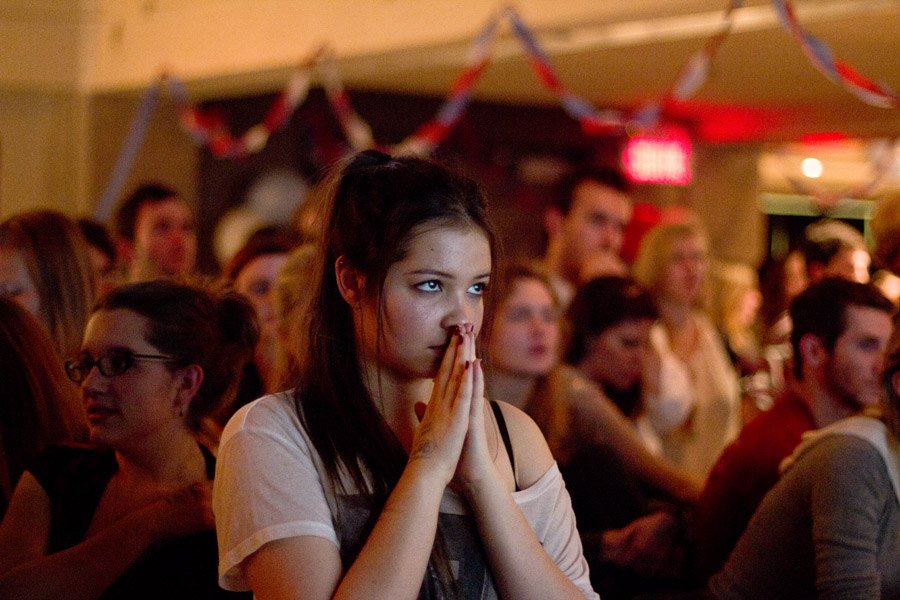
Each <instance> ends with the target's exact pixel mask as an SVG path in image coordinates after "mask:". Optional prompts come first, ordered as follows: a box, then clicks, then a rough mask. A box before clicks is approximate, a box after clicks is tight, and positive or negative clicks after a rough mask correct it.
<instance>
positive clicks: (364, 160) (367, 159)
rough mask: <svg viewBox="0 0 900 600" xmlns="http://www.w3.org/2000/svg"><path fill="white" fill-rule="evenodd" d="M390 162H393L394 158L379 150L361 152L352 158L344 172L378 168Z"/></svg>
mask: <svg viewBox="0 0 900 600" xmlns="http://www.w3.org/2000/svg"><path fill="white" fill-rule="evenodd" d="M392 160H394V158H393V157H392V156H391V155H390V154H385V153H384V152H381V151H380V150H363V151H362V152H360V153H358V154H357V155H356V156H354V157H353V160H351V161H350V164H349V165H347V169H346V171H354V170H356V169H366V168H369V167H380V166H382V165H386V164H388V163H390V162H391V161H392Z"/></svg>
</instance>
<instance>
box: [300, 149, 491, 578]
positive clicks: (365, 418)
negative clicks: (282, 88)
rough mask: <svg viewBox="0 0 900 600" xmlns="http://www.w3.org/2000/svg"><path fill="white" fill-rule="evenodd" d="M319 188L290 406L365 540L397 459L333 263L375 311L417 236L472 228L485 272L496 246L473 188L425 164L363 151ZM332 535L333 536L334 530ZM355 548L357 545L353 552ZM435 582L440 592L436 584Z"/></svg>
mask: <svg viewBox="0 0 900 600" xmlns="http://www.w3.org/2000/svg"><path fill="white" fill-rule="evenodd" d="M329 185H330V190H331V191H330V192H329V193H328V195H327V196H326V202H325V204H324V220H323V226H324V230H323V234H322V238H321V239H322V240H323V242H322V244H321V246H320V249H319V254H318V256H317V258H316V260H315V263H314V265H313V269H312V275H313V276H312V278H311V281H312V282H313V285H314V286H315V287H314V288H313V290H312V294H311V301H310V310H309V317H308V318H309V326H308V327H307V328H304V329H305V330H306V331H308V332H309V333H308V339H306V340H305V341H303V342H302V343H301V344H302V345H301V350H302V351H303V354H302V355H301V357H300V366H299V373H300V376H299V383H298V385H297V387H296V392H295V400H296V402H297V404H298V413H299V416H300V420H301V422H302V423H303V425H304V427H305V428H306V431H307V432H308V434H309V436H310V439H311V440H312V443H313V445H314V446H315V448H316V450H317V451H318V453H319V454H320V456H321V458H322V462H323V464H324V467H325V470H326V471H327V472H328V474H329V475H330V477H331V479H332V481H333V482H334V483H335V487H336V489H343V485H342V482H341V478H340V477H339V476H338V470H339V467H343V468H344V469H346V472H347V473H348V475H349V476H350V478H351V479H352V481H353V483H354V484H355V486H356V488H357V489H358V490H360V493H361V494H362V495H363V496H364V497H365V498H366V499H367V501H368V504H369V506H370V507H371V509H372V519H371V521H370V522H369V523H368V524H367V527H368V528H369V530H370V529H371V527H372V526H374V520H375V518H377V516H378V514H379V513H380V512H381V508H382V507H383V506H384V502H385V501H386V499H387V496H388V494H389V493H390V491H391V490H392V489H393V487H394V486H395V485H396V483H397V481H398V480H399V478H400V475H401V473H402V471H403V468H404V466H405V465H406V461H407V455H406V452H405V451H404V449H403V447H402V446H401V444H400V442H399V440H397V438H396V436H395V435H394V434H393V432H392V431H391V429H390V426H389V425H388V423H387V422H386V421H385V419H384V418H383V417H382V415H381V413H380V412H379V410H378V408H377V407H376V405H375V403H374V401H373V399H372V397H371V395H370V393H369V390H368V389H367V388H366V386H365V384H364V382H363V378H362V375H361V373H360V367H359V362H358V349H357V347H356V335H355V331H354V321H353V317H352V314H351V312H350V307H349V306H348V305H347V303H346V302H345V301H344V299H343V297H342V296H341V295H340V292H339V290H338V285H337V281H336V279H335V271H334V265H335V262H336V261H337V259H338V258H339V257H343V259H344V260H346V261H348V262H349V263H350V265H351V266H352V267H353V268H354V269H356V271H358V272H359V273H360V274H362V275H363V276H364V278H365V288H366V289H365V290H364V293H365V294H368V295H369V297H371V298H375V299H376V300H377V304H378V306H379V307H381V306H382V301H383V298H382V288H383V285H384V280H385V277H386V274H387V271H388V269H389V268H390V266H391V265H393V264H394V263H396V262H398V261H400V260H402V259H403V257H404V256H405V255H406V253H407V251H408V249H409V244H410V242H411V240H412V239H414V237H415V235H416V233H417V232H418V231H420V229H419V227H420V226H422V225H425V224H428V225H435V226H447V227H473V228H476V229H478V230H480V231H482V232H484V234H485V236H487V238H488V241H489V243H490V247H491V254H492V256H491V258H492V262H491V264H492V268H493V265H494V264H496V261H495V260H494V252H495V247H496V244H495V243H494V240H495V238H494V233H493V228H492V227H491V225H490V224H489V222H488V218H487V214H486V205H485V201H484V198H483V196H482V194H481V192H480V190H479V189H478V187H477V186H476V185H475V183H474V182H472V181H471V180H469V179H467V178H465V177H463V176H461V175H458V174H456V173H453V172H452V171H450V170H448V169H446V168H444V167H442V166H440V165H438V164H437V163H434V162H432V161H429V160H425V159H421V158H413V157H398V158H392V157H390V156H388V155H386V154H382V153H380V152H377V151H366V152H363V153H361V154H358V155H356V156H355V157H353V158H352V159H350V160H349V161H348V162H345V163H344V164H343V166H342V167H341V168H339V169H338V170H337V171H335V172H334V173H333V175H332V178H331V182H330V184H329ZM380 313H381V311H380V310H379V314H380ZM485 313H486V318H485V324H484V325H483V327H482V331H487V330H488V329H489V327H490V324H489V311H485ZM381 338H382V331H381V323H380V321H379V323H378V339H379V340H380V339H381ZM367 474H368V475H371V478H368V477H366V475H367ZM336 525H337V526H338V528H340V523H339V522H337V523H336ZM438 537H440V536H438ZM364 542H365V536H364V537H363V538H362V539H361V540H360V542H359V543H360V544H362V543H364ZM439 546H440V544H437V545H436V547H439ZM359 550H360V547H356V548H351V549H348V551H347V556H345V560H351V561H352V559H353V558H354V557H355V556H356V554H358V552H359ZM435 561H437V562H436V563H435ZM445 562H446V561H444V560H441V559H435V558H434V555H433V557H432V566H433V567H435V565H437V566H436V567H435V568H437V569H438V571H439V572H441V571H442V569H441V565H442V564H445ZM440 579H441V581H442V582H444V583H446V582H445V578H444V577H441V578H440Z"/></svg>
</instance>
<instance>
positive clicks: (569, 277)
mask: <svg viewBox="0 0 900 600" xmlns="http://www.w3.org/2000/svg"><path fill="white" fill-rule="evenodd" d="M630 191H631V190H630V182H629V181H628V178H627V177H626V176H625V175H624V173H622V172H621V171H619V170H617V169H613V168H610V167H584V168H581V169H577V170H575V171H574V172H572V173H570V174H569V175H567V176H565V177H564V178H563V179H562V180H561V181H560V183H559V184H558V186H557V190H556V194H555V200H554V204H553V206H551V207H550V208H548V209H547V211H546V212H545V213H544V226H545V228H546V230H547V234H548V237H549V241H548V245H547V252H546V255H545V258H544V262H545V265H546V267H547V270H548V271H549V272H550V274H551V276H552V277H553V280H554V281H553V283H554V287H555V288H556V292H557V294H558V295H559V298H560V302H561V304H562V305H563V306H566V305H568V303H569V302H570V301H571V299H572V297H573V296H574V294H575V289H576V288H577V287H578V286H579V285H580V284H582V283H584V282H586V281H589V280H591V279H593V278H595V277H599V276H601V275H627V273H628V268H627V267H626V265H625V263H624V261H623V260H622V258H621V256H620V254H619V252H620V251H621V248H622V240H623V229H624V228H625V225H626V224H628V221H629V220H630V219H631V214H632V210H633V207H632V200H631V196H630V195H629V193H630Z"/></svg>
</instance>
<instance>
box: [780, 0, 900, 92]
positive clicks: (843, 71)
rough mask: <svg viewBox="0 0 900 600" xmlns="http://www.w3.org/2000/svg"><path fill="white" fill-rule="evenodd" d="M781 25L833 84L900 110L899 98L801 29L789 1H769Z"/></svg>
mask: <svg viewBox="0 0 900 600" xmlns="http://www.w3.org/2000/svg"><path fill="white" fill-rule="evenodd" d="M772 6H774V7H775V12H776V13H777V14H778V20H779V22H780V23H781V26H782V27H783V28H784V29H786V30H787V31H788V32H789V33H790V34H791V35H792V36H794V39H796V40H797V42H798V43H799V44H800V47H801V48H802V49H803V53H804V54H805V55H806V57H807V58H809V60H810V62H811V63H812V64H813V66H814V67H815V68H816V69H818V70H819V71H820V72H821V73H822V74H823V75H825V77H827V78H828V79H829V80H830V81H832V82H833V83H836V84H838V85H839V86H841V87H843V88H844V89H846V90H847V91H849V92H850V93H851V94H853V95H854V96H856V97H857V98H859V99H860V100H862V101H863V102H865V103H866V104H870V105H872V106H878V107H880V108H900V96H898V95H897V94H896V93H895V92H894V91H893V90H891V89H889V88H888V87H886V86H883V85H879V84H877V83H875V82H873V81H870V80H869V79H866V77H864V76H863V75H862V74H860V73H859V71H857V70H856V69H854V68H853V67H852V66H850V65H848V64H847V63H845V62H844V61H842V60H840V59H838V58H835V57H834V56H833V55H832V53H831V49H830V48H828V46H827V45H825V43H824V42H822V40H820V39H818V38H816V37H815V36H813V35H811V34H810V33H809V32H807V31H806V30H804V29H803V27H802V26H801V25H800V23H799V21H797V15H796V13H795V12H794V7H793V5H792V4H791V3H790V1H789V0H772Z"/></svg>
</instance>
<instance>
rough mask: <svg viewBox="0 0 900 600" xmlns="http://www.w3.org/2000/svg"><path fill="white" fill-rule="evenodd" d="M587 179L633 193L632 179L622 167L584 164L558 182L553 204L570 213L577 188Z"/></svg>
mask: <svg viewBox="0 0 900 600" xmlns="http://www.w3.org/2000/svg"><path fill="white" fill-rule="evenodd" d="M585 181H593V182H594V183H598V184H600V185H605V186H606V187H610V188H612V189H614V190H616V191H618V192H622V193H623V194H630V193H631V181H630V180H629V179H628V177H626V176H625V173H623V172H622V171H621V170H620V169H617V168H615V167H611V166H597V165H589V166H582V167H579V168H577V169H575V170H573V171H572V172H570V173H568V174H567V175H564V176H563V177H562V179H560V180H559V182H558V183H557V184H556V190H555V193H554V195H553V205H554V206H556V208H558V209H559V211H560V212H561V213H562V214H564V215H567V214H569V209H570V208H571V206H572V196H573V195H574V194H575V188H577V187H578V186H579V185H581V184H582V183H584V182H585Z"/></svg>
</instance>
